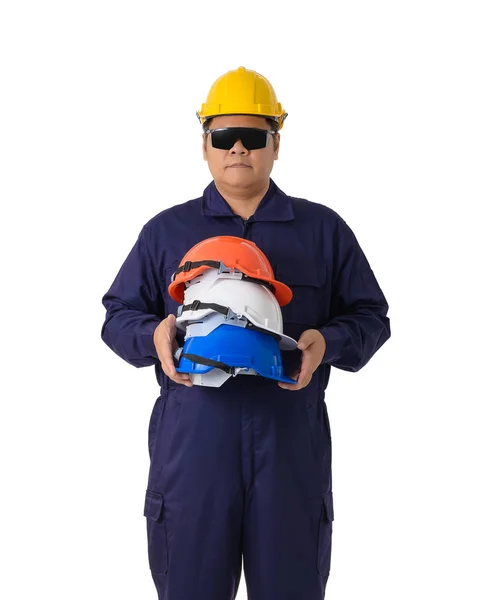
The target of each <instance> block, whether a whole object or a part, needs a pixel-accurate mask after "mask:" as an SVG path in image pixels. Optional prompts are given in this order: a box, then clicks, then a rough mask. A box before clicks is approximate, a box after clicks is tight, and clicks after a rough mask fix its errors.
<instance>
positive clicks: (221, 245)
mask: <svg viewBox="0 0 491 600" xmlns="http://www.w3.org/2000/svg"><path fill="white" fill-rule="evenodd" d="M210 268H212V269H217V270H218V273H220V274H221V273H229V272H233V271H234V270H235V271H239V272H241V273H242V275H243V277H242V279H243V280H244V281H247V280H248V279H249V280H250V281H259V282H260V283H262V284H263V285H266V286H267V287H270V288H271V291H272V292H273V294H274V295H275V297H276V299H277V300H278V303H279V305H280V306H285V305H286V304H288V303H289V302H290V300H291V299H292V296H293V294H292V291H291V289H290V288H289V287H288V286H287V285H285V284H284V283H281V282H279V281H277V280H276V279H275V276H274V273H273V268H272V266H271V264H270V262H269V260H268V259H267V257H266V255H265V254H264V253H263V252H262V251H261V250H260V249H259V248H258V247H257V246H256V244H255V243H254V242H252V241H251V240H245V239H243V238H239V237H234V236H228V235H223V236H217V237H211V238H207V239H205V240H202V241H201V242H198V243H197V244H196V245H194V246H193V247H192V248H191V249H190V250H189V251H188V252H187V253H186V254H185V255H184V257H183V259H182V260H181V263H180V265H179V268H178V269H177V270H176V271H175V273H173V275H172V278H171V283H170V284H169V287H168V292H169V295H170V297H171V298H172V299H173V300H175V301H176V302H179V304H182V303H183V301H184V287H185V285H184V284H185V283H186V282H187V281H190V280H191V279H194V278H195V277H197V276H198V275H200V274H201V273H203V272H204V271H206V269H210Z"/></svg>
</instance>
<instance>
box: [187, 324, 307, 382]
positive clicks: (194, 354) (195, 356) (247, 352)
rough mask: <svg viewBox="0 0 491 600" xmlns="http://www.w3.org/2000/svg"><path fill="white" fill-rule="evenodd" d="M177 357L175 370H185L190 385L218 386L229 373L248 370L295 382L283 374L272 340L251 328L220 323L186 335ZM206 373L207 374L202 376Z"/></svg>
mask: <svg viewBox="0 0 491 600" xmlns="http://www.w3.org/2000/svg"><path fill="white" fill-rule="evenodd" d="M177 356H178V357H179V365H178V366H177V367H176V371H177V372H178V373H189V376H190V379H191V381H192V382H193V384H198V385H206V386H210V387H218V386H220V385H222V383H224V381H226V380H227V379H228V378H229V377H231V376H234V377H235V376H236V375H240V374H248V373H249V374H257V375H261V376H263V377H266V378H268V379H274V380H275V381H283V382H284V383H293V384H294V383H296V381H295V380H294V379H291V378H290V377H287V376H285V375H284V373H283V364H282V361H281V353H280V350H279V347H278V343H277V342H276V340H275V339H274V338H273V337H272V336H271V335H269V334H267V333H263V332H261V331H256V330H254V329H244V328H242V327H235V326H233V325H226V324H222V325H220V327H216V328H215V329H213V331H211V332H210V333H209V334H208V335H206V336H193V337H188V338H187V339H186V340H185V342H184V346H183V348H182V351H181V352H179V353H178V355H177ZM177 356H176V357H177ZM215 370H218V371H221V372H222V373H223V375H222V373H217V372H216V371H215ZM212 371H214V372H213V373H211V372H212ZM208 373H211V375H210V376H209V377H205V376H206V375H207V374H208Z"/></svg>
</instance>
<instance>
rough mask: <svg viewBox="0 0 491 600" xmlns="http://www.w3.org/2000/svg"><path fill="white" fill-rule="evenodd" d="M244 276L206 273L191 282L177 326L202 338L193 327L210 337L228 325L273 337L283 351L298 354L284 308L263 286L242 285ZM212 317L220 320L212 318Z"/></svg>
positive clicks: (246, 282)
mask: <svg viewBox="0 0 491 600" xmlns="http://www.w3.org/2000/svg"><path fill="white" fill-rule="evenodd" d="M242 276H243V274H242V273H240V272H239V271H235V272H234V273H222V274H219V273H218V271H217V270H215V269H206V271H204V272H203V273H201V274H200V275H198V276H197V277H195V278H194V279H193V280H191V281H189V282H187V283H186V289H185V291H184V304H182V305H181V306H179V308H178V312H177V319H176V326H177V327H178V328H179V329H182V330H185V331H186V328H188V335H191V336H193V335H198V334H197V333H193V332H194V331H195V330H196V326H194V327H193V323H195V322H199V323H200V325H199V327H200V328H201V329H202V330H203V331H205V333H201V335H206V334H207V333H208V332H210V331H212V329H214V328H215V327H218V326H220V325H221V324H222V323H223V322H225V323H227V324H230V325H236V326H239V327H245V328H249V329H256V330H260V331H264V332H266V333H269V334H270V335H273V337H274V338H275V339H276V340H277V341H278V344H279V347H280V348H281V349H282V350H294V349H295V348H296V347H297V342H296V341H295V340H294V339H293V338H291V337H288V336H287V335H284V334H283V317H282V314H281V308H280V305H279V304H278V300H276V298H275V296H274V294H273V293H272V292H271V291H270V290H269V289H268V288H267V287H265V286H264V285H261V284H260V283H254V282H251V281H250V280H244V281H242ZM212 315H216V316H218V319H211V318H209V317H211V316H212ZM207 317H208V318H207ZM203 328H204V329H203ZM189 330H191V333H190V332H189Z"/></svg>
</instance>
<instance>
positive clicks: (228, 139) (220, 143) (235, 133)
mask: <svg viewBox="0 0 491 600" xmlns="http://www.w3.org/2000/svg"><path fill="white" fill-rule="evenodd" d="M237 140H240V141H241V142H242V144H243V146H244V147H245V148H247V150H257V149H259V148H265V147H266V144H267V142H268V133H267V132H266V130H264V129H251V128H249V127H230V128H229V129H222V130H220V131H212V132H211V145H212V146H213V148H218V149H220V150H230V148H232V146H233V145H234V144H235V142H236V141H237Z"/></svg>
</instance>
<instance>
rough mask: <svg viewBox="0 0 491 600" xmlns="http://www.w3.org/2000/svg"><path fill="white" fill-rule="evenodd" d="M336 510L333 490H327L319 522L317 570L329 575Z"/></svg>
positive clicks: (325, 575)
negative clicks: (334, 508)
mask: <svg viewBox="0 0 491 600" xmlns="http://www.w3.org/2000/svg"><path fill="white" fill-rule="evenodd" d="M333 521H334V510H333V502H332V491H329V492H325V493H324V497H323V502H322V511H321V518H320V522H319V545H318V552H317V570H318V571H319V573H320V574H321V575H323V576H324V577H327V576H328V575H329V571H330V570H331V538H332V522H333Z"/></svg>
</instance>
